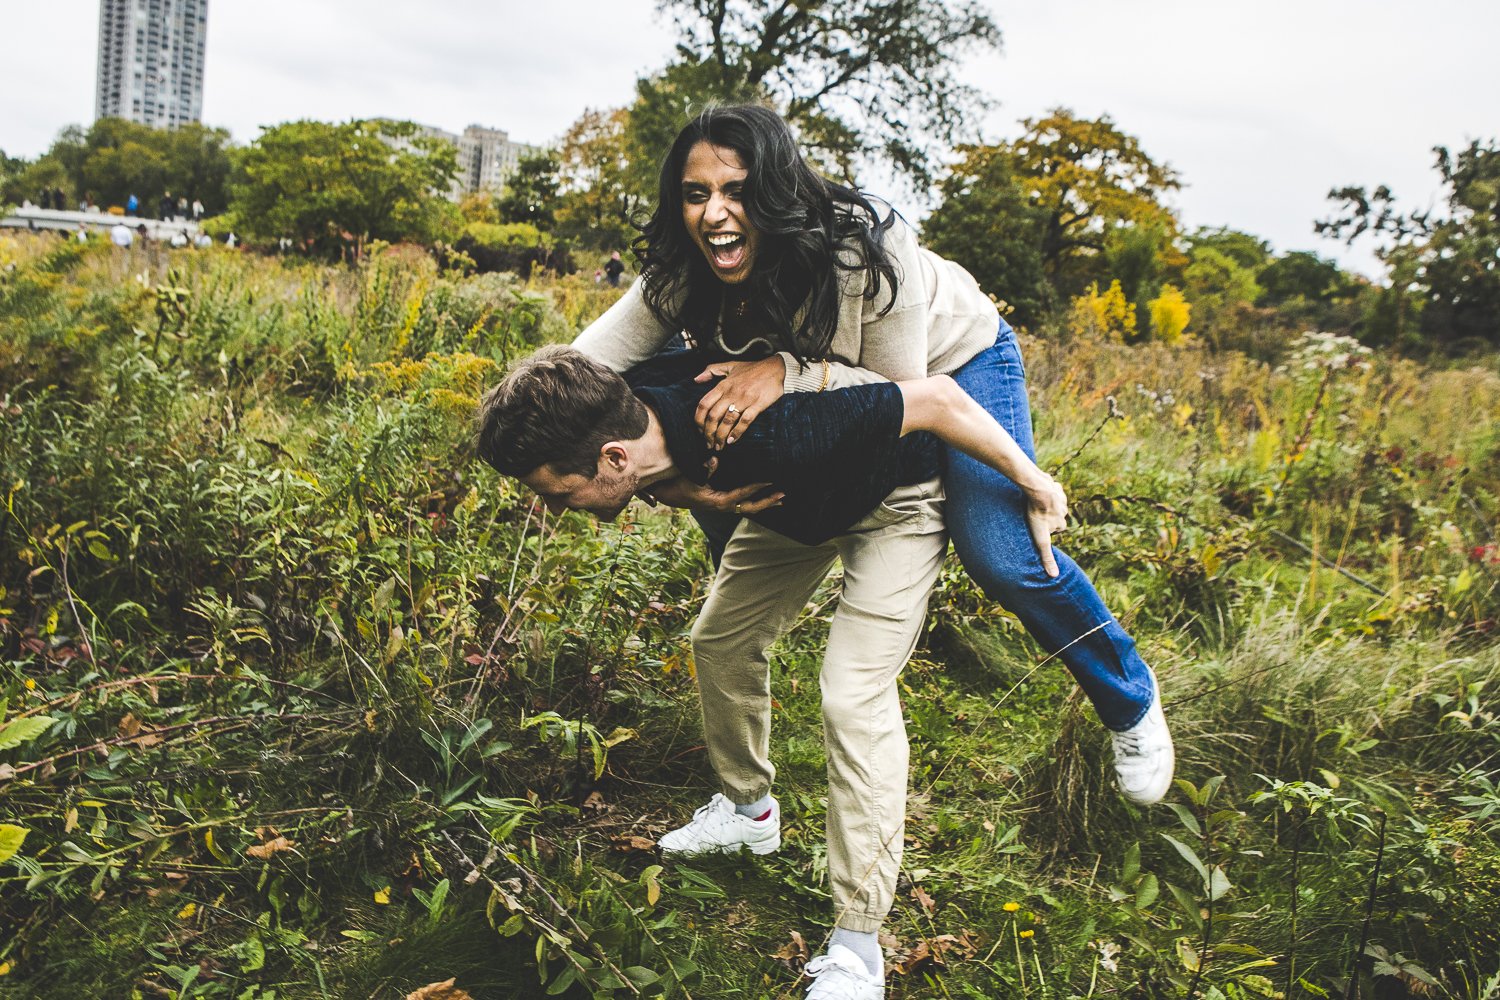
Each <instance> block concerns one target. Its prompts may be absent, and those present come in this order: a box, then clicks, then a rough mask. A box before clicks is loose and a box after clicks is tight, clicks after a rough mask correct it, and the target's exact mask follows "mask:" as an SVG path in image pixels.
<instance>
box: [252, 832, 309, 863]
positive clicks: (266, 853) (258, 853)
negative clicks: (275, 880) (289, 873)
mask: <svg viewBox="0 0 1500 1000" xmlns="http://www.w3.org/2000/svg"><path fill="white" fill-rule="evenodd" d="M296 846H297V844H296V842H295V841H291V840H287V839H286V838H285V837H273V838H272V839H271V840H268V841H266V842H265V843H264V844H256V845H254V846H253V847H247V848H245V853H246V854H247V855H248V856H250V857H252V858H258V859H259V860H261V861H269V860H270V858H271V856H272V855H273V854H280V853H281V852H282V851H290V850H292V849H294V848H295V847H296Z"/></svg>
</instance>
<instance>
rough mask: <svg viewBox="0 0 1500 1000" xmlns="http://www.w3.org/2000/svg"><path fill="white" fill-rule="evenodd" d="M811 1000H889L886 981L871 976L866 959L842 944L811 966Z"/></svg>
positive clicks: (815, 960) (808, 991)
mask: <svg viewBox="0 0 1500 1000" xmlns="http://www.w3.org/2000/svg"><path fill="white" fill-rule="evenodd" d="M803 971H804V972H805V973H806V974H807V975H808V976H809V977H810V978H811V979H812V984H811V985H810V986H808V988H807V1000H885V982H884V981H883V980H881V979H879V978H878V977H876V976H872V975H870V970H869V968H867V967H866V966H865V963H864V959H862V958H860V957H859V956H858V955H856V954H854V952H853V951H851V950H850V949H848V948H845V947H844V946H843V945H841V944H836V945H834V946H833V947H831V948H829V949H828V954H826V955H819V956H818V957H817V958H815V959H813V960H812V961H811V962H808V963H807V968H806V969H804V970H803Z"/></svg>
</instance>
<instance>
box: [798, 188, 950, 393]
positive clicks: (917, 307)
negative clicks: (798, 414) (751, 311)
mask: <svg viewBox="0 0 1500 1000" xmlns="http://www.w3.org/2000/svg"><path fill="white" fill-rule="evenodd" d="M885 247H886V250H887V252H888V253H889V254H890V257H891V262H892V263H893V264H894V265H895V268H896V298H895V301H894V302H892V301H891V298H890V289H889V288H887V287H884V283H883V282H882V287H881V289H880V291H879V293H878V294H877V295H876V296H875V298H874V299H873V300H869V299H866V298H865V297H864V294H863V287H862V284H861V283H859V279H862V277H863V276H862V275H861V274H860V273H859V272H854V273H853V277H855V278H856V281H855V282H851V283H849V284H847V285H846V286H845V287H844V289H843V298H842V299H841V300H840V303H839V315H838V328H837V330H835V332H834V337H833V342H832V343H831V344H829V349H828V354H829V361H828V383H827V384H826V385H822V382H823V371H824V369H823V363H822V362H821V361H814V362H810V363H808V364H807V365H806V366H802V365H799V364H798V363H797V359H796V357H794V356H793V355H791V354H788V353H783V354H782V356H781V359H782V361H783V362H784V363H785V365H786V378H785V380H784V381H783V389H784V391H786V392H815V391H817V389H818V388H819V386H820V385H822V388H824V389H842V388H844V387H846V386H851V385H863V384H866V383H869V382H885V381H900V380H902V379H916V378H922V377H923V376H925V375H926V374H927V363H928V359H927V354H928V329H927V327H928V290H927V283H926V277H925V271H924V269H923V266H922V262H921V259H920V255H919V250H918V247H917V237H916V234H915V233H914V232H912V229H911V227H910V226H908V225H907V224H906V222H905V221H904V220H902V219H901V218H900V217H899V216H898V217H897V218H896V220H895V223H894V224H893V225H892V226H891V228H890V229H889V230H888V231H887V232H886V234H885ZM888 303H889V305H890V309H889V311H887V312H885V314H884V315H881V311H882V310H883V309H885V307H886V305H887V304H888Z"/></svg>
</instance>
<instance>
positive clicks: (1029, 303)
mask: <svg viewBox="0 0 1500 1000" xmlns="http://www.w3.org/2000/svg"><path fill="white" fill-rule="evenodd" d="M1021 125H1022V127H1023V128H1024V129H1025V132H1024V134H1023V135H1022V136H1021V138H1019V139H1017V140H1015V141H1014V142H1007V143H1000V144H998V145H989V146H974V145H971V146H961V147H959V153H960V154H961V156H962V159H960V160H959V162H958V163H956V164H955V165H954V166H953V168H952V170H951V171H950V172H949V174H948V176H947V177H946V178H945V179H944V180H943V182H942V183H941V185H940V187H939V190H940V192H941V194H942V197H943V201H942V203H941V205H940V206H939V207H938V209H937V210H936V211H935V212H933V214H932V217H931V218H930V219H928V221H927V224H926V226H925V228H924V232H925V234H926V238H927V241H928V243H929V245H931V246H932V247H933V249H935V250H937V251H938V252H939V253H942V254H944V255H945V256H948V257H951V258H952V259H954V260H956V261H958V262H959V263H961V264H963V265H964V266H965V267H967V268H969V270H970V271H971V272H972V273H973V274H974V276H975V277H977V278H979V279H980V281H981V283H983V284H985V286H986V287H989V288H990V289H992V290H993V291H994V292H995V294H997V295H998V296H999V297H1001V298H1003V299H1005V300H1007V301H1008V302H1010V303H1011V304H1013V305H1014V306H1015V307H1016V313H1017V318H1018V319H1019V321H1020V322H1022V323H1032V322H1036V321H1037V320H1039V319H1040V318H1041V316H1042V314H1043V313H1044V312H1046V311H1048V310H1050V309H1052V308H1054V307H1055V306H1056V305H1057V304H1058V303H1064V302H1068V301H1070V300H1071V299H1072V298H1074V297H1075V296H1077V295H1079V294H1082V292H1083V290H1084V289H1085V288H1086V287H1087V286H1088V285H1090V284H1100V285H1104V286H1106V287H1107V286H1108V284H1109V282H1110V281H1111V280H1116V279H1119V280H1121V283H1122V288H1123V287H1124V284H1125V283H1126V280H1127V279H1128V283H1129V285H1130V290H1131V291H1130V296H1129V299H1128V300H1129V301H1130V302H1132V303H1143V302H1144V300H1145V299H1147V298H1149V297H1151V296H1152V295H1155V294H1156V290H1157V288H1158V287H1159V285H1160V278H1161V277H1162V276H1163V275H1164V274H1166V273H1167V272H1169V271H1170V270H1171V269H1173V268H1175V267H1179V266H1180V259H1179V258H1180V255H1179V254H1178V253H1177V251H1176V250H1175V248H1174V241H1175V237H1176V233H1177V220H1176V219H1175V218H1174V217H1173V215H1172V213H1171V211H1170V210H1169V209H1168V208H1167V207H1166V206H1164V205H1163V204H1162V203H1161V202H1160V201H1159V200H1158V199H1159V198H1160V197H1161V195H1163V194H1164V193H1166V192H1168V191H1172V190H1175V189H1176V188H1177V186H1178V183H1177V176H1176V174H1175V173H1174V172H1173V171H1172V170H1171V169H1169V168H1168V167H1165V166H1161V165H1158V164H1157V163H1155V162H1154V161H1153V160H1152V159H1151V158H1150V157H1149V156H1147V155H1146V153H1145V152H1144V151H1142V150H1141V148H1140V144H1139V143H1138V142H1137V141H1136V140H1135V139H1134V138H1133V137H1131V136H1129V135H1126V134H1125V133H1123V132H1121V131H1120V130H1119V129H1118V128H1116V127H1115V125H1114V123H1113V122H1111V121H1110V120H1109V118H1107V117H1105V118H1100V119H1098V120H1096V121H1088V120H1083V119H1079V118H1076V117H1074V116H1073V114H1072V113H1071V112H1069V111H1066V110H1063V109H1059V110H1056V111H1053V112H1052V113H1051V114H1050V115H1048V116H1047V117H1045V118H1041V119H1035V120H1026V121H1023V122H1022V123H1021ZM1112 267H1114V268H1118V269H1119V271H1120V272H1121V273H1119V274H1116V273H1113V272H1112V271H1111V268H1112Z"/></svg>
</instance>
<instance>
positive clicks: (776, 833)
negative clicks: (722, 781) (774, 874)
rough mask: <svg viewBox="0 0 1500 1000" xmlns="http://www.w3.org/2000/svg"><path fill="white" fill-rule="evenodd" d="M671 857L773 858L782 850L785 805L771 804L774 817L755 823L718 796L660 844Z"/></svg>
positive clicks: (773, 801) (755, 821)
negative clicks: (745, 854) (744, 853)
mask: <svg viewBox="0 0 1500 1000" xmlns="http://www.w3.org/2000/svg"><path fill="white" fill-rule="evenodd" d="M657 843H658V844H659V845H660V846H661V849H662V851H663V852H665V853H667V854H733V853H734V852H735V851H738V850H739V849H740V848H741V847H748V848H750V853H751V854H770V853H771V852H772V851H774V850H776V849H777V848H778V847H780V846H781V805H780V804H779V803H778V802H777V801H776V800H775V799H772V800H771V815H769V816H767V817H766V818H765V819H752V818H750V817H749V816H741V815H740V814H739V813H737V812H735V809H734V803H733V802H730V801H729V800H728V799H726V798H725V797H724V796H723V795H715V796H714V797H713V798H711V799H709V800H708V805H706V806H703V807H701V808H700V809H699V810H698V811H697V812H695V813H693V818H692V820H691V821H690V822H689V823H688V824H687V825H686V826H681V827H678V828H677V829H675V830H673V831H672V832H671V833H669V834H667V835H665V836H664V837H662V838H661V840H659V841H657Z"/></svg>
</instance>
